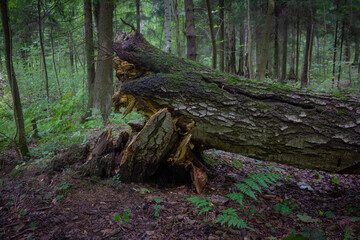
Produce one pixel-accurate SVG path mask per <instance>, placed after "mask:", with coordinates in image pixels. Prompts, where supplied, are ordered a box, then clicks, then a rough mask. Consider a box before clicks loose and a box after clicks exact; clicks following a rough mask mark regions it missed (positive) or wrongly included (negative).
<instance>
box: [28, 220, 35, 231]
mask: <svg viewBox="0 0 360 240" xmlns="http://www.w3.org/2000/svg"><path fill="white" fill-rule="evenodd" d="M29 227H30V228H31V231H35V229H36V223H34V222H31V223H30V224H29Z"/></svg>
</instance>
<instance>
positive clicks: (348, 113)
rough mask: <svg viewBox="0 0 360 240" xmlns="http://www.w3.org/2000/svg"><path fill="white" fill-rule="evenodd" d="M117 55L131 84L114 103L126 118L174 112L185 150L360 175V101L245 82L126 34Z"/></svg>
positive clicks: (117, 65)
mask: <svg viewBox="0 0 360 240" xmlns="http://www.w3.org/2000/svg"><path fill="white" fill-rule="evenodd" d="M113 49H114V51H115V52H116V54H117V56H118V58H116V60H115V62H114V66H115V68H116V70H117V76H118V78H119V79H122V80H124V79H125V82H123V84H122V86H121V89H119V91H118V92H117V94H116V95H114V96H113V101H114V105H115V109H119V107H120V106H121V105H123V104H125V105H127V110H126V113H128V112H129V111H131V110H132V109H136V111H138V112H144V113H146V114H147V115H149V116H151V115H152V114H154V113H155V112H157V111H158V110H160V109H163V108H167V109H168V110H167V111H168V112H169V113H170V114H171V117H172V118H173V120H174V123H177V124H180V123H181V124H180V125H179V126H178V127H176V129H177V130H176V131H182V130H181V129H185V130H183V132H184V134H185V135H187V137H186V140H185V139H182V141H184V142H186V144H185V143H184V145H187V146H189V143H191V144H192V145H193V147H192V149H197V148H199V147H202V149H207V148H216V149H221V150H225V151H230V152H234V153H240V154H243V155H246V156H249V157H254V158H257V159H260V160H265V161H275V162H279V163H284V164H289V165H294V166H297V167H303V168H311V169H318V170H325V171H331V172H342V173H360V162H359V159H360V134H359V133H360V120H359V119H358V118H359V117H358V116H359V114H360V107H359V106H360V105H359V104H360V99H359V98H358V97H350V96H347V97H346V98H338V97H334V96H330V95H327V94H324V93H312V92H309V91H296V90H291V89H283V88H273V87H271V86H270V85H266V84H263V83H262V84H259V83H255V82H249V81H245V80H243V79H242V78H239V77H236V76H235V75H231V74H226V73H222V72H216V71H212V70H211V69H210V68H207V67H205V66H202V65H199V64H194V63H193V62H190V61H188V60H186V59H180V58H177V57H174V56H170V55H168V54H165V53H163V52H161V51H160V50H159V49H156V48H154V47H152V46H151V45H150V44H149V43H148V42H146V40H145V39H144V38H143V36H142V35H141V34H138V33H135V34H132V35H131V34H123V35H122V36H121V37H119V38H118V41H117V43H115V44H114V45H113ZM123 61H127V62H128V64H133V65H132V66H134V68H136V69H138V70H137V73H138V74H137V77H133V75H131V73H132V72H133V71H131V72H130V74H127V73H126V71H125V70H126V69H122V67H121V66H122V64H121V62H123ZM149 72H151V73H149ZM126 76H128V78H127V77H126ZM129 77H131V79H130V78H129ZM165 115H166V114H165ZM164 117H165V116H164ZM164 121H165V120H163V121H162V123H164ZM159 122H160V123H161V121H159ZM149 126H151V124H149ZM162 129H165V128H162ZM153 131H161V129H158V130H151V131H150V132H153ZM154 133H155V132H154ZM189 134H191V136H190V135H189ZM156 135H159V136H162V137H164V136H168V135H166V134H156ZM145 136H150V135H149V134H145ZM188 138H189V139H188ZM145 139H148V138H145ZM145 139H144V141H142V142H141V143H140V142H138V143H137V144H138V146H140V148H136V149H139V150H140V151H141V146H143V145H144V144H147V142H148V141H147V140H145ZM167 139H169V138H167ZM160 140H161V139H159V141H160ZM135 141H136V140H135ZM152 141H153V140H152ZM169 141H170V140H169ZM169 141H165V142H169ZM134 144H135V143H134ZM148 145H151V144H148ZM161 146H162V147H165V146H163V145H161ZM190 146H191V145H190ZM126 152H128V153H129V154H137V155H139V154H143V153H141V152H137V151H131V149H129V150H126V151H125V153H126ZM158 154H160V153H158ZM143 156H144V158H146V155H143ZM170 158H171V157H170ZM123 159H124V156H123V157H122V158H120V162H121V161H122V160H123ZM125 159H128V158H125ZM151 159H153V158H152V157H151V158H148V159H147V161H152V160H151ZM134 163H135V162H134Z"/></svg>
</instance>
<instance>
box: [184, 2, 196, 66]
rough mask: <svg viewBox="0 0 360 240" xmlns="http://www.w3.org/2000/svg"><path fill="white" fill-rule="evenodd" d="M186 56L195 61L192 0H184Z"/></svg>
mask: <svg viewBox="0 0 360 240" xmlns="http://www.w3.org/2000/svg"><path fill="white" fill-rule="evenodd" d="M185 17H186V39H187V58H188V59H190V60H193V61H196V33H195V19H194V3H193V0H185Z"/></svg>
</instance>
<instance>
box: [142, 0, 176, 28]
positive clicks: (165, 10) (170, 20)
mask: <svg viewBox="0 0 360 240" xmlns="http://www.w3.org/2000/svg"><path fill="white" fill-rule="evenodd" d="M166 7H167V6H166V0H165V15H166ZM140 8H141V3H140V0H136V30H137V31H139V32H141V24H140V23H141V14H140ZM165 21H166V20H165ZM170 21H171V18H170ZM170 24H171V22H170Z"/></svg>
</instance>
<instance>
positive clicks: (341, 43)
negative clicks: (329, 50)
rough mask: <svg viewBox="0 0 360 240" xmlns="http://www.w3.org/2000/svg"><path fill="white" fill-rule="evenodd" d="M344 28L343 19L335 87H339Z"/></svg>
mask: <svg viewBox="0 0 360 240" xmlns="http://www.w3.org/2000/svg"><path fill="white" fill-rule="evenodd" d="M344 30H345V20H343V22H342V27H341V40H340V54H339V57H340V59H339V73H338V81H337V87H338V88H340V78H341V65H342V61H343V53H342V50H343V44H344Z"/></svg>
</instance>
